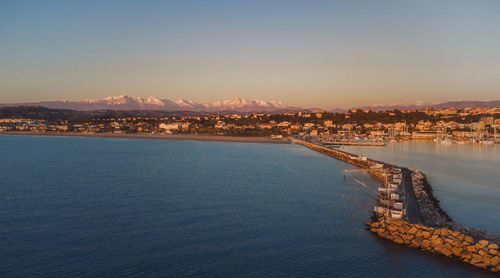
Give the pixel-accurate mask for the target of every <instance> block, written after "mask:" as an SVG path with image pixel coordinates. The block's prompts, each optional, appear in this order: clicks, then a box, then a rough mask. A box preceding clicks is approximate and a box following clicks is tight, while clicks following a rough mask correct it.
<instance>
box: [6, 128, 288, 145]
mask: <svg viewBox="0 0 500 278" xmlns="http://www.w3.org/2000/svg"><path fill="white" fill-rule="evenodd" d="M0 135H21V136H72V137H89V138H91V137H96V138H130V139H157V140H189V141H212V142H232V143H266V144H290V142H289V141H288V140H287V139H286V138H281V139H271V138H270V137H261V136H259V137H243V136H220V135H204V134H172V135H163V134H150V133H81V132H31V131H26V132H24V131H8V132H0Z"/></svg>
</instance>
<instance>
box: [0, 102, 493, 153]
mask: <svg viewBox="0 0 500 278" xmlns="http://www.w3.org/2000/svg"><path fill="white" fill-rule="evenodd" d="M37 108H39V107H23V109H24V110H30V109H37ZM1 109H6V107H3V108H1ZM45 109H46V108H45ZM46 110H47V111H49V112H47V113H45V114H42V115H41V114H34V115H35V116H29V115H31V114H29V113H24V114H8V113H5V111H4V112H3V113H1V114H0V117H1V118H0V132H2V133H9V132H32V133H65V132H71V133H82V134H105V133H113V134H131V133H132V134H133V133H137V134H148V133H149V134H158V135H170V134H205V135H220V136H267V137H271V138H276V139H278V138H283V137H286V136H294V137H301V138H302V139H306V140H309V141H319V142H397V141H402V140H430V141H432V140H433V141H435V142H440V143H443V144H451V143H457V144H462V143H466V142H476V143H482V144H495V143H499V142H500V139H499V138H500V137H499V136H498V134H499V133H500V107H496V108H488V107H474V108H463V109H454V108H450V109H441V110H434V109H427V110H418V111H415V110H414V111H409V110H393V111H371V110H360V109H354V110H351V111H349V112H345V113H332V112H327V111H322V110H313V111H299V112H297V111H289V112H282V113H233V112H228V113H194V112H190V113H188V112H186V113H182V112H177V113H171V114H170V115H162V116H149V115H148V114H147V113H144V112H143V113H136V114H134V113H133V111H131V112H129V113H128V116H126V117H125V116H114V115H97V116H86V117H83V116H82V117H74V116H73V117H57V118H53V117H46V115H47V114H50V113H53V111H52V110H54V111H58V110H57V109H46ZM0 112H1V111H0ZM32 114H33V113H32ZM117 115H118V114H117Z"/></svg>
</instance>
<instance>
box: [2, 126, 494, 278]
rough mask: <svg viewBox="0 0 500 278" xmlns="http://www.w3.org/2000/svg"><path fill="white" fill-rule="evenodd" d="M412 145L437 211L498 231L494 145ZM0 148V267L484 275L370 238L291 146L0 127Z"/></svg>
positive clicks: (105, 272)
mask: <svg viewBox="0 0 500 278" xmlns="http://www.w3.org/2000/svg"><path fill="white" fill-rule="evenodd" d="M398 148H399V147H397V146H394V147H387V148H380V149H376V150H375V149H373V150H374V151H375V152H377V153H378V154H380V153H382V152H383V151H384V150H387V151H390V152H392V153H393V157H394V159H399V158H397V157H399V156H401V155H400V154H399V153H402V152H403V150H404V147H402V148H403V149H398ZM412 148H415V149H412ZM419 148H423V150H424V151H421V150H419ZM425 148H426V147H425V146H423V147H420V146H417V147H413V145H409V147H408V150H409V151H410V153H411V154H409V156H415V157H416V158H417V159H418V160H420V161H422V162H420V163H423V165H422V166H426V167H425V168H424V167H420V165H419V164H415V167H420V168H421V169H422V170H424V171H425V173H426V174H427V175H428V176H429V177H430V179H431V182H432V184H433V185H435V188H436V191H437V192H436V193H437V195H438V197H439V198H440V199H441V200H442V202H443V206H444V207H445V209H446V210H447V211H449V212H450V214H451V216H452V217H453V218H454V219H457V220H460V221H461V222H464V223H467V224H471V225H475V224H478V225H477V226H481V227H484V228H488V229H491V230H492V231H493V230H496V231H500V229H499V225H500V224H499V222H500V221H498V215H499V214H498V204H495V202H498V197H499V188H498V185H499V182H498V175H497V173H496V172H498V169H500V167H498V166H495V165H498V149H495V150H496V153H494V154H490V155H488V153H485V154H484V156H483V155H477V152H476V151H474V152H472V153H469V152H466V153H464V156H465V157H464V158H463V159H462V160H461V159H459V158H457V156H455V155H451V156H448V155H446V153H445V154H442V153H439V152H435V151H432V150H430V151H429V152H426V151H425ZM490 150H493V149H490ZM366 154H368V152H366ZM458 157H460V155H458ZM0 158H1V159H0V277H116V276H128V277H478V276H484V277H489V275H490V274H488V273H485V272H483V271H476V270H475V269H473V268H472V267H470V266H468V265H463V264H460V263H457V262H455V261H454V260H450V259H447V258H443V257H441V256H434V255H431V254H427V253H423V252H420V251H418V250H413V249H409V248H405V247H402V246H398V245H396V244H393V243H391V242H387V241H384V240H380V239H378V238H376V237H375V236H373V235H372V234H371V233H370V232H368V231H366V230H365V229H364V222H365V221H367V220H368V219H369V215H370V211H368V210H366V209H364V208H362V207H360V206H358V205H355V204H353V202H352V201H350V200H348V199H347V198H350V199H353V200H356V201H359V202H360V203H361V204H364V205H366V206H368V207H372V206H373V200H372V199H370V198H369V197H368V196H366V195H365V194H364V193H362V192H359V191H356V190H355V188H356V185H354V184H352V182H351V181H350V179H349V178H348V179H347V180H346V181H344V178H343V173H342V170H343V169H346V168H350V166H348V165H347V164H345V163H343V162H340V161H337V160H335V159H332V158H330V157H327V156H324V155H322V154H319V153H316V152H314V151H311V150H308V149H306V148H304V147H301V146H298V145H271V144H244V143H218V142H195V141H162V140H144V139H142V140H138V139H135V140H134V139H106V138H74V137H71V138H65V137H29V136H0ZM410 159H411V157H409V158H408V160H407V161H408V162H410ZM411 161H413V160H411ZM425 161H428V164H427V163H426V162H425ZM403 162H404V160H403ZM405 164H406V165H409V166H411V165H410V163H405ZM453 164H459V165H462V168H461V169H455V168H453V166H452V165H453ZM412 165H413V164H412ZM433 165H434V166H433ZM427 167H430V169H428V168H427ZM436 169H438V170H439V171H434V170H436ZM443 169H449V170H443ZM464 169H465V170H464ZM494 169H496V171H495V170H494ZM463 172H467V174H468V173H470V176H468V175H467V174H464V173H463ZM356 175H357V176H358V177H360V178H362V179H363V180H364V181H365V182H368V183H372V184H375V183H376V181H375V180H373V179H371V178H370V177H369V176H366V175H363V174H356ZM461 177H467V178H466V179H465V178H461ZM476 179H482V182H480V181H476ZM463 180H465V181H468V183H467V182H465V183H464V181H463ZM466 184H467V185H466ZM457 188H458V189H457ZM478 191H479V192H478ZM485 191H486V192H485ZM342 196H345V197H344V198H343V197H342ZM492 210H496V211H492ZM476 218H477V219H476ZM462 220H463V221H462ZM487 221H496V223H486V222H487Z"/></svg>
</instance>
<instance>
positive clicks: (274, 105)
mask: <svg viewBox="0 0 500 278" xmlns="http://www.w3.org/2000/svg"><path fill="white" fill-rule="evenodd" d="M23 105H24V106H42V107H47V108H53V109H70V110H76V111H95V110H114V111H131V110H149V111H168V112H175V111H189V112H222V111H234V112H284V111H299V110H314V109H318V108H304V107H293V106H289V105H286V104H285V103H283V102H281V101H263V100H248V99H244V98H239V97H234V98H232V99H230V100H222V101H216V102H213V103H198V102H194V101H190V100H184V99H179V100H170V99H159V98H156V97H152V96H150V97H145V98H142V97H131V96H126V95H122V96H113V97H106V98H102V99H86V100H81V101H41V102H30V103H10V104H0V106H23ZM431 107H432V108H434V109H446V108H458V109H459V108H464V107H500V100H497V101H452V102H442V103H423V102H416V103H406V104H397V105H371V106H360V107H354V108H353V109H363V110H372V111H392V110H394V109H400V110H421V109H425V108H431ZM346 111H347V110H345V109H342V108H335V109H332V110H329V112H338V113H342V112H346Z"/></svg>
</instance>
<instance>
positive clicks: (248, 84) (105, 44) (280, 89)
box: [0, 0, 500, 109]
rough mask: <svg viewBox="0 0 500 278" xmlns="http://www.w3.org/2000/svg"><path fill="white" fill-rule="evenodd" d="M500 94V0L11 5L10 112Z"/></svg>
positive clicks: (4, 19) (5, 46) (6, 34)
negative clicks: (88, 102) (29, 105)
mask: <svg viewBox="0 0 500 278" xmlns="http://www.w3.org/2000/svg"><path fill="white" fill-rule="evenodd" d="M124 94H126V95H130V96H140V97H145V96H155V97H158V98H161V99H163V98H169V99H180V98H183V99H189V100H194V101H198V102H212V101H216V100H221V99H230V98H232V97H234V96H239V97H242V98H248V99H262V100H279V101H284V102H285V103H287V104H289V105H293V106H302V107H321V108H325V109H331V108H335V107H342V108H349V107H355V106H362V105H374V104H397V103H407V102H415V101H424V102H444V101H451V100H498V99H500V1H482V0H470V1H460V0H453V1H440V0H433V1H425V0H422V1H399V0H395V1H368V0H367V1H356V0H351V1H315V0H303V1H295V0H286V1H278V0H276V1H275V0H269V1H258V0H252V1H238V0H227V1H218V0H210V1H195V0H181V1H167V0H165V1H147V0H143V1H127V0H120V1H114V0H105V1H104V0H99V1H93V0H85V1H83V0H82V1H78V0H72V1H66V0H61V1H53V0H44V1H38V0H35V1H24V0H15V1H9V0H0V103H16V102H32V101H42V100H81V99H89V98H102V97H106V96H116V95H124Z"/></svg>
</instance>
